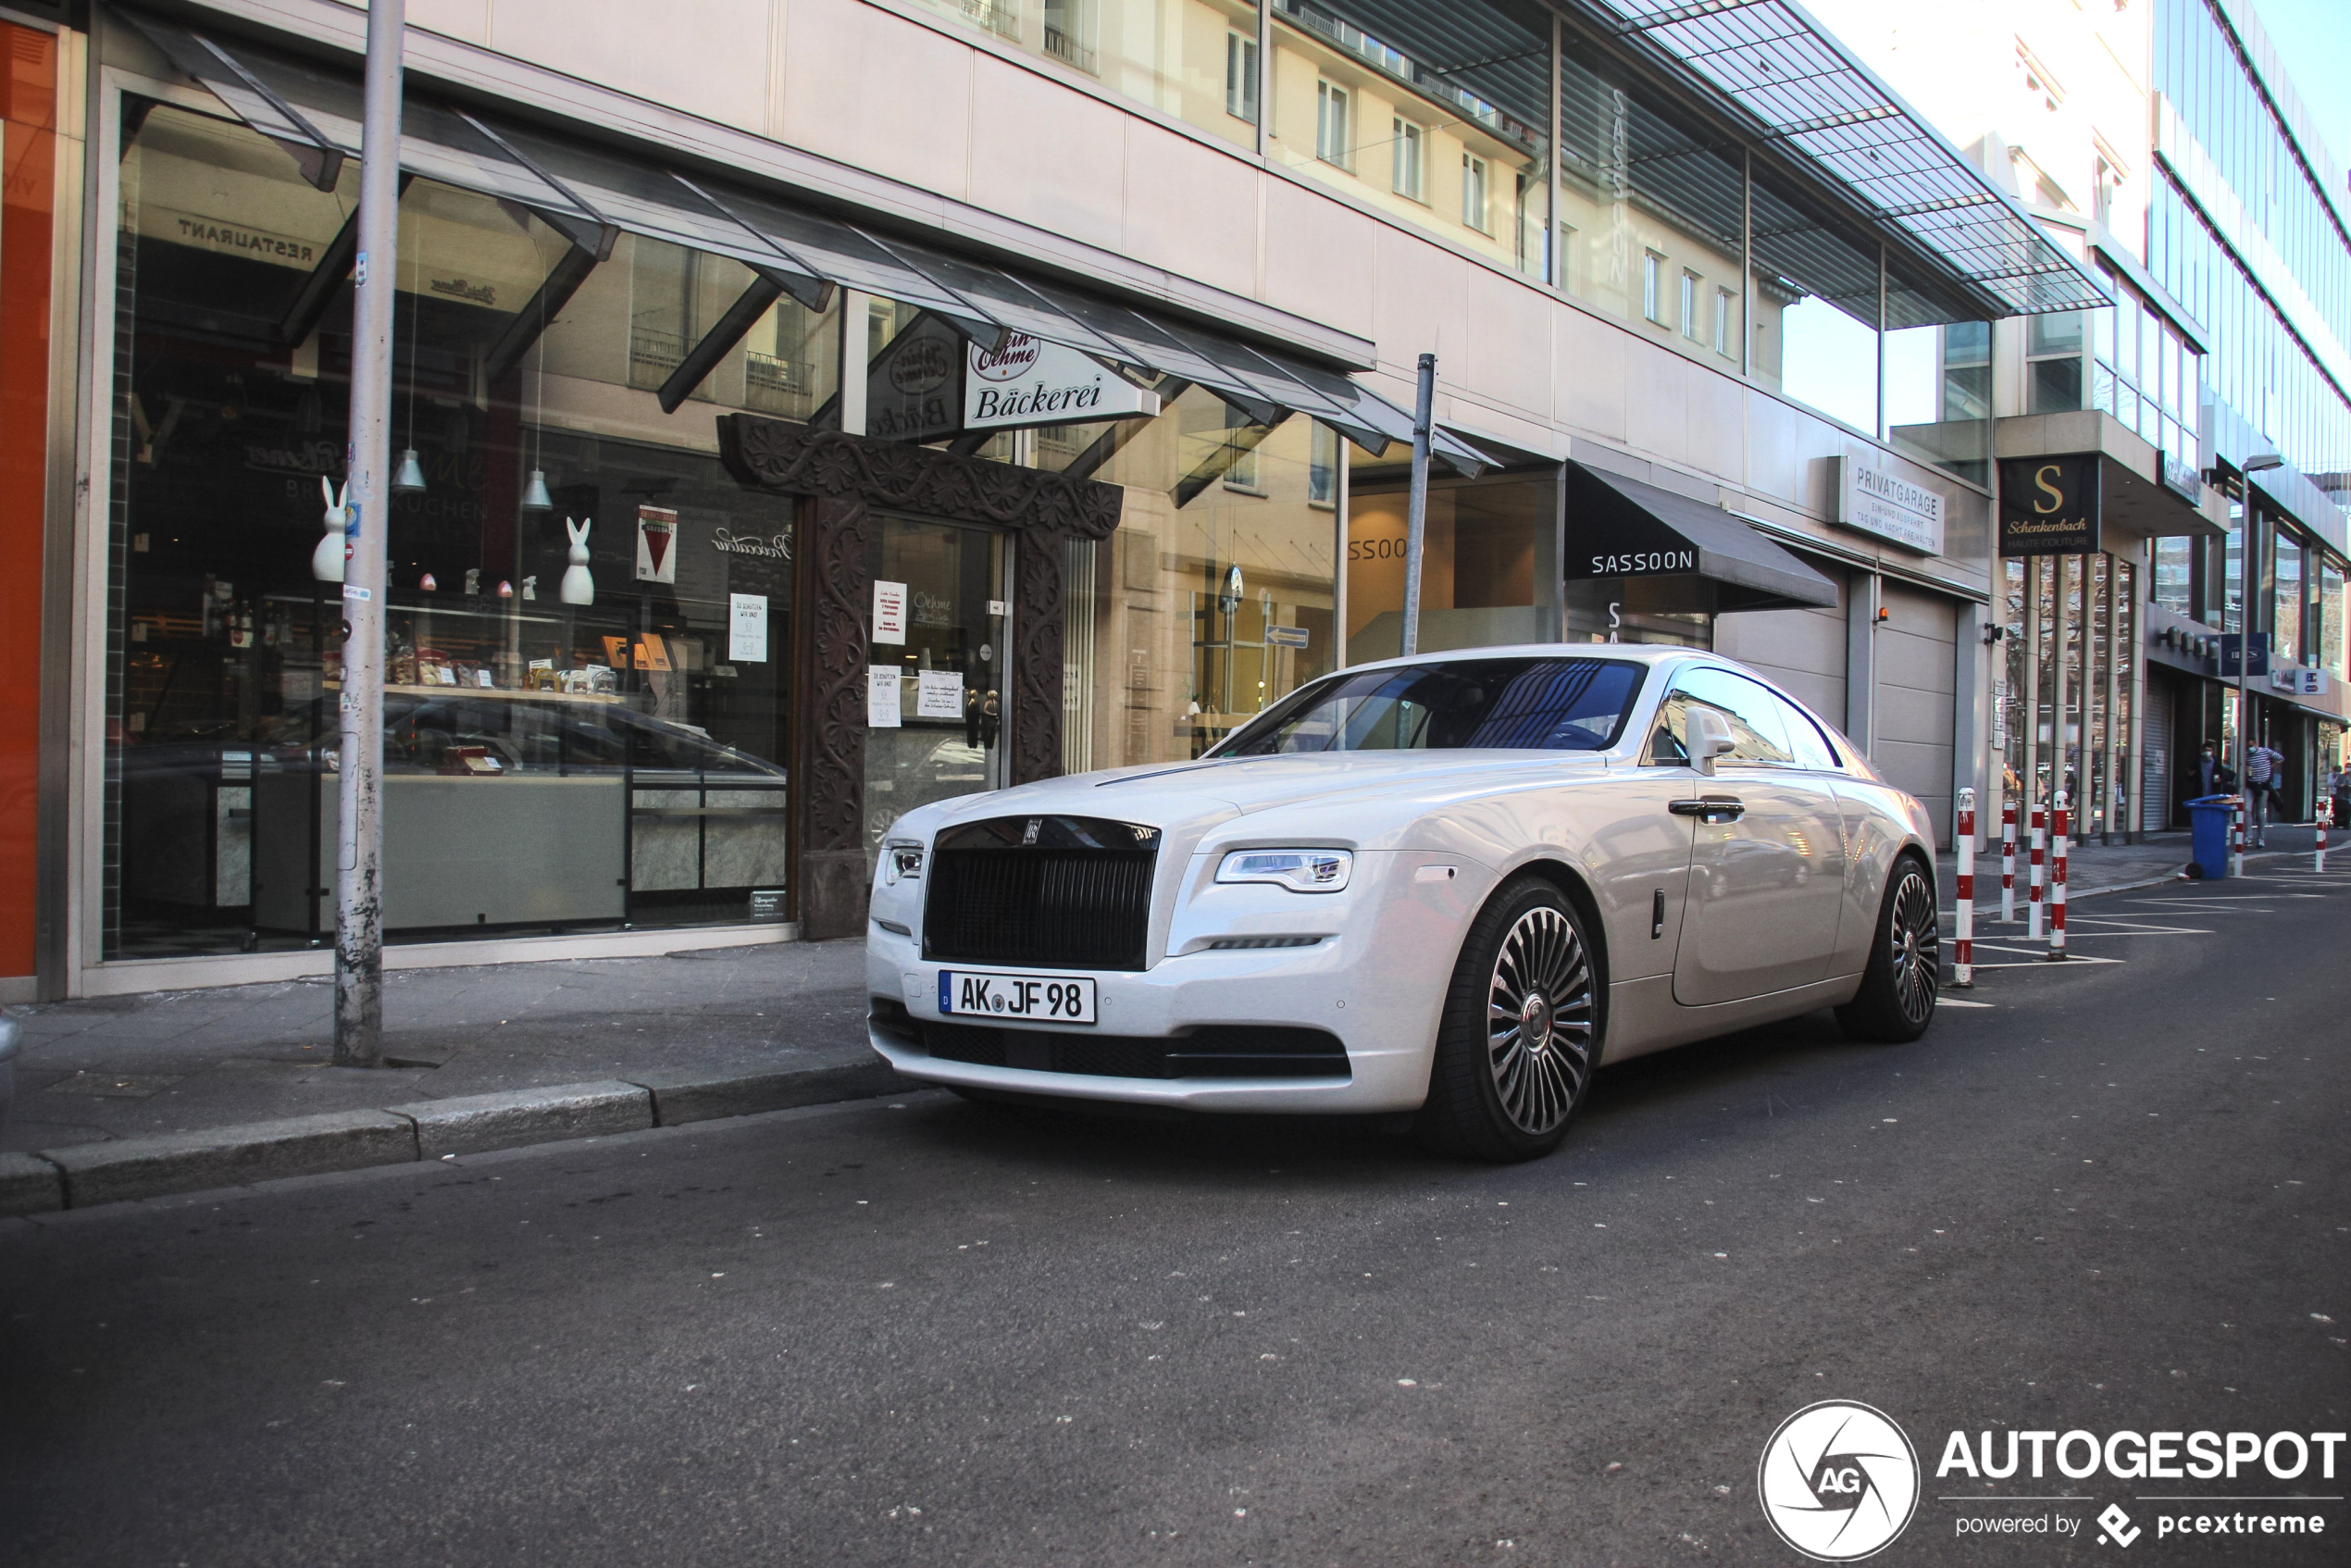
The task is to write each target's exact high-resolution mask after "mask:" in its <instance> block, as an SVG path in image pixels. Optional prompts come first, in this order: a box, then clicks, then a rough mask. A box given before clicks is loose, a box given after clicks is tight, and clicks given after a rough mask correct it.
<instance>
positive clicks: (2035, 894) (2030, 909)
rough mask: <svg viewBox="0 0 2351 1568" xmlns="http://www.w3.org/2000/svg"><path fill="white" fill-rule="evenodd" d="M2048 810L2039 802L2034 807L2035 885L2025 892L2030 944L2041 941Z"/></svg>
mask: <svg viewBox="0 0 2351 1568" xmlns="http://www.w3.org/2000/svg"><path fill="white" fill-rule="evenodd" d="M2047 809H2048V808H2047V807H2046V806H2043V805H2041V804H2040V803H2037V802H2035V803H2034V806H2033V818H2032V825H2031V833H2032V839H2033V845H2032V849H2031V850H2030V851H2029V853H2030V854H2031V856H2032V860H2033V864H2032V865H2031V866H2030V867H2029V868H2028V874H2029V875H2030V876H2031V877H2032V879H2033V885H2032V886H2031V887H2029V888H2027V889H2025V890H2024V940H2026V941H2029V942H2037V941H2039V940H2041V873H2042V869H2043V866H2042V860H2041V856H2042V834H2043V833H2044V832H2046V828H2047V818H2046V816H2045V815H2043V814H2044V813H2045V812H2046V810H2047Z"/></svg>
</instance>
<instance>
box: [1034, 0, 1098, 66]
mask: <svg viewBox="0 0 2351 1568" xmlns="http://www.w3.org/2000/svg"><path fill="white" fill-rule="evenodd" d="M1094 4H1095V0H1045V53H1047V54H1048V55H1051V56H1052V57H1053V58H1055V59H1057V60H1059V61H1061V62H1062V63H1063V64H1064V65H1070V66H1076V68H1078V69H1079V70H1082V71H1088V72H1091V71H1092V70H1093V69H1094V63H1095V55H1094Z"/></svg>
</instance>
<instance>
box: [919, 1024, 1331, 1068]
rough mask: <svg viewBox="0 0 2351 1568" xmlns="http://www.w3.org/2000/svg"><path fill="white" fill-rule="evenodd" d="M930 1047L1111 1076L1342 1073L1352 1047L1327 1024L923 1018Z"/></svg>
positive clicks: (948, 1058) (954, 1057) (946, 1054)
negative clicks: (1118, 1031)
mask: <svg viewBox="0 0 2351 1568" xmlns="http://www.w3.org/2000/svg"><path fill="white" fill-rule="evenodd" d="M921 1027H922V1033H923V1043H924V1048H925V1049H926V1050H927V1051H928V1052H930V1054H931V1055H933V1056H936V1057H938V1058H939V1060H941V1061H944V1062H969V1063H972V1064H975V1065H977V1066H982V1067H1026V1068H1029V1069H1031V1070H1033V1071H1037V1072H1045V1073H1077V1074H1082V1075H1084V1076H1090V1077H1108V1078H1339V1079H1344V1078H1346V1077H1347V1076H1349V1073H1348V1066H1347V1048H1346V1047H1345V1046H1343V1045H1341V1044H1340V1043H1339V1040H1338V1037H1337V1035H1334V1034H1331V1033H1329V1032H1328V1031H1326V1030H1323V1029H1309V1028H1296V1027H1287V1026H1283V1025H1275V1024H1210V1025H1205V1026H1203V1027H1200V1028H1196V1029H1192V1030H1190V1031H1189V1032H1188V1033H1185V1034H1180V1035H1163V1036H1156V1035H1097V1034H1082V1035H1081V1034H1075V1033H1072V1034H1063V1033H1061V1032H1059V1031H1057V1030H1051V1029H1009V1028H999V1027H996V1026H994V1025H992V1024H942V1023H933V1022H930V1021H929V1020H927V1019H926V1020H922V1021H921Z"/></svg>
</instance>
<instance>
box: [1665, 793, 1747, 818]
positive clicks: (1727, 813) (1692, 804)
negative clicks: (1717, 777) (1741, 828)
mask: <svg viewBox="0 0 2351 1568" xmlns="http://www.w3.org/2000/svg"><path fill="white" fill-rule="evenodd" d="M1666 810H1668V811H1670V812H1672V813H1673V815H1676V816H1695V817H1697V818H1698V820H1699V821H1700V822H1714V823H1722V822H1736V821H1737V820H1738V819H1739V818H1740V817H1741V816H1743V815H1746V813H1747V806H1746V804H1745V803H1743V802H1742V801H1740V799H1739V798H1738V797H1737V796H1736V795H1702V796H1700V797H1699V798H1698V799H1697V800H1695V801H1675V802H1673V803H1672V804H1671V805H1669V806H1667V807H1666Z"/></svg>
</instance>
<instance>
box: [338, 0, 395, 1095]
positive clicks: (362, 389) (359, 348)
mask: <svg viewBox="0 0 2351 1568" xmlns="http://www.w3.org/2000/svg"><path fill="white" fill-rule="evenodd" d="M404 9H405V0H369V5H368V6H367V101H366V102H367V107H366V110H365V120H364V129H363V131H362V132H361V140H360V155H361V159H362V161H361V164H360V168H359V254H358V256H357V258H356V260H355V263H354V265H353V268H352V276H353V279H354V281H355V294H354V298H353V304H352V344H351V351H352V362H351V444H350V446H349V448H348V449H347V450H346V451H345V453H344V454H343V463H344V472H345V475H346V485H345V493H346V494H347V495H348V497H349V505H350V516H349V519H348V521H347V522H346V523H345V525H344V544H343V556H344V564H343V578H342V614H343V619H344V621H345V622H346V623H347V624H348V625H349V626H350V628H351V630H350V632H349V634H348V636H347V637H346V638H345V640H344V642H343V655H342V758H341V764H342V778H340V779H339V780H338V781H337V782H338V796H339V802H340V805H341V820H340V826H339V828H338V831H337V848H338V851H339V859H338V867H339V870H340V873H341V874H340V876H339V877H338V878H337V883H336V890H335V893H336V900H335V902H336V924H335V1052H334V1060H335V1064H336V1065H337V1066H340V1067H373V1066H376V1065H377V1064H379V1062H380V1061H381V1060H382V1057H383V1021H384V994H383V815H382V807H383V752H384V746H383V701H384V698H383V678H384V600H385V597H386V593H385V586H386V573H385V570H384V550H385V543H386V537H387V534H388V532H389V526H388V525H389V524H390V522H391V517H390V511H391V505H390V502H391V493H392V490H391V484H390V482H389V481H390V476H391V469H392V300H393V292H394V287H395V281H396V280H397V278H398V275H399V268H398V255H399V243H400V45H401V34H402V30H403V26H404V21H405V16H404Z"/></svg>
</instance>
